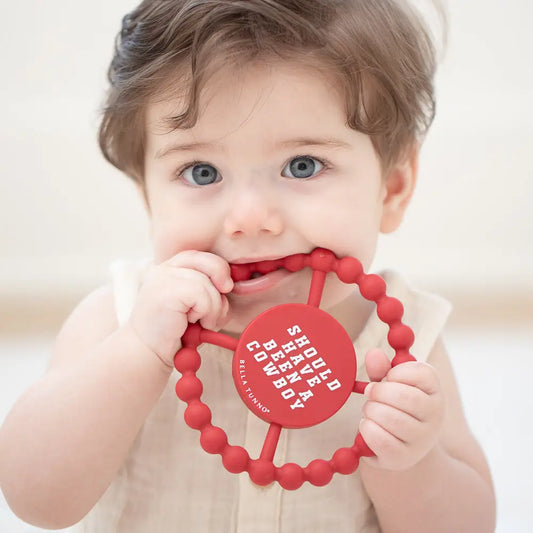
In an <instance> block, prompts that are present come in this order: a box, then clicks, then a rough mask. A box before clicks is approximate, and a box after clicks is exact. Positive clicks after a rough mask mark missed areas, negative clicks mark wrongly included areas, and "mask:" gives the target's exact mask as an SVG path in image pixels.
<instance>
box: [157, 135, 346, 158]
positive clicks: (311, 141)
mask: <svg viewBox="0 0 533 533" xmlns="http://www.w3.org/2000/svg"><path fill="white" fill-rule="evenodd" d="M274 146H275V148H287V147H298V146H315V147H317V146H321V147H324V146H326V147H328V148H347V149H348V148H351V145H350V144H349V143H347V142H345V141H342V140H340V139H330V138H311V137H298V138H296V139H288V140H285V141H281V142H279V143H277V144H276V145H274ZM202 149H204V150H205V149H209V150H213V149H214V150H220V144H218V143H213V142H192V143H172V144H170V145H168V146H165V147H163V148H161V149H160V150H158V151H157V152H156V154H155V158H156V159H160V158H162V157H165V156H166V155H168V154H170V153H172V152H192V151H194V150H202Z"/></svg>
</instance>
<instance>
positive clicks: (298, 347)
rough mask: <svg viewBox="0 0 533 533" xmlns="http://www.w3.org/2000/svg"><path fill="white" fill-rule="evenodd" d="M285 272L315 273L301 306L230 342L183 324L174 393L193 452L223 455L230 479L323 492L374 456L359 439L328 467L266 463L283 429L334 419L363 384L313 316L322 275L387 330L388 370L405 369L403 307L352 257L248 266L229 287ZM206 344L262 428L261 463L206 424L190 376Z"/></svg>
mask: <svg viewBox="0 0 533 533" xmlns="http://www.w3.org/2000/svg"><path fill="white" fill-rule="evenodd" d="M280 267H283V268H285V269H286V270H289V271H290V272H296V271H297V270H301V269H302V268H305V267H310V268H311V269H312V270H313V277H312V281H311V287H310V291H309V299H308V302H307V304H283V305H278V306H275V307H272V308H271V309H268V310H267V311H265V312H264V313H261V314H260V315H259V316H257V317H256V318H255V319H253V320H252V321H251V322H250V324H249V325H248V326H247V327H246V329H245V330H244V331H243V332H242V334H241V336H240V337H239V338H238V339H234V338H232V337H229V336H227V335H224V334H222V333H217V332H214V331H211V330H206V329H204V328H202V327H201V326H200V325H199V324H190V325H189V327H188V328H187V330H186V332H185V334H184V335H183V338H182V342H183V348H182V349H181V350H179V351H178V353H177V354H176V356H175V358H174V364H175V367H176V369H177V370H178V371H179V372H181V374H182V377H181V378H180V379H179V380H178V382H177V384H176V394H177V395H178V397H179V398H180V399H181V400H183V401H184V402H187V409H186V410H185V422H186V423H187V425H189V426H190V427H192V428H193V429H198V430H199V431H200V432H201V436H200V444H201V446H202V448H203V449H204V450H205V451H207V452H208V453H218V454H220V455H221V456H222V463H223V465H224V467H225V468H226V469H227V470H228V471H229V472H232V473H239V472H244V471H247V472H248V474H249V476H250V479H251V480H252V481H253V482H254V483H256V484H258V485H268V484H269V483H271V482H272V481H278V482H279V483H280V485H281V486H282V487H283V488H285V489H287V490H294V489H297V488H299V487H300V486H301V485H302V483H303V482H304V481H309V482H310V483H311V484H313V485H317V486H322V485H326V484H327V483H329V482H330V481H331V478H332V476H333V474H334V473H335V472H338V473H340V474H351V473H352V472H354V471H355V470H356V469H357V467H358V465H359V459H360V458H361V457H362V456H371V455H373V452H372V450H370V448H368V446H367V445H366V443H365V442H364V440H363V438H362V437H361V435H360V434H358V435H357V436H356V438H355V440H354V443H353V444H352V445H351V446H348V447H346V448H340V449H338V450H337V451H336V452H335V453H334V454H333V457H332V458H331V459H330V460H329V461H328V460H324V459H315V460H314V461H311V462H310V463H309V464H308V465H307V466H306V467H305V468H302V467H301V466H299V465H297V464H294V463H287V464H284V465H282V466H280V467H278V466H275V465H274V462H273V460H274V454H275V452H276V446H277V443H278V439H279V435H280V432H281V430H282V428H303V427H309V426H313V425H315V424H319V423H320V422H323V421H324V420H326V419H328V418H329V417H331V416H332V415H334V414H335V413H336V412H337V411H338V410H339V409H340V408H341V407H342V406H343V405H344V403H345V402H346V400H347V399H348V397H349V396H350V394H351V393H352V392H357V393H360V394H362V393H363V392H364V390H365V387H366V385H367V384H368V383H367V382H361V381H356V370H357V360H356V354H355V350H354V347H353V343H352V340H351V339H350V337H349V336H348V334H347V333H346V331H344V329H343V328H342V326H341V325H340V324H339V323H338V322H337V321H336V320H335V319H334V318H333V317H332V316H331V315H329V314H328V313H326V312H325V311H323V310H321V309H320V308H319V305H320V300H321V298H322V292H323V289H324V282H325V279H326V274H327V273H328V272H335V273H336V275H337V276H338V278H339V279H340V280H341V281H342V282H344V283H356V284H357V285H358V286H359V290H360V292H361V295H362V296H363V297H364V298H365V299H367V300H370V301H373V302H375V303H376V305H377V315H378V317H379V318H380V320H382V321H383V322H385V323H386V324H388V326H389V334H388V337H387V338H388V341H389V344H390V346H391V347H392V348H393V349H394V351H395V356H394V358H393V360H392V365H393V366H395V365H397V364H400V363H403V362H406V361H412V360H414V357H413V356H412V355H411V354H410V353H409V348H410V347H411V345H412V344H413V341H414V335H413V332H412V330H411V329H410V328H409V327H408V326H406V325H404V324H403V323H402V322H401V319H402V316H403V305H402V304H401V302H400V301H399V300H397V299H396V298H392V297H390V296H387V294H386V286H385V281H384V280H383V279H382V278H381V277H380V276H378V275H376V274H365V273H364V272H363V268H362V266H361V263H360V262H359V261H358V260H357V259H355V258H353V257H344V258H342V259H337V258H336V257H335V255H334V254H333V252H331V251H329V250H325V249H322V248H317V249H316V250H314V251H313V252H312V253H311V254H308V255H307V254H295V255H292V256H289V257H286V258H284V259H277V260H273V261H262V262H260V263H254V264H253V265H232V266H231V273H232V277H233V279H234V280H235V281H241V280H246V279H249V278H250V276H251V275H252V273H253V272H259V273H261V274H267V273H269V272H273V271H274V270H277V269H278V268H280ZM204 342H207V343H211V344H215V345H218V346H222V347H223V348H227V349H230V350H233V351H234V356H233V379H234V382H235V386H236V388H237V391H238V393H239V395H240V397H241V398H242V400H243V402H244V403H245V404H246V406H247V407H248V408H249V409H250V410H251V411H252V412H253V413H254V414H256V415H257V416H258V417H260V418H261V419H263V420H265V422H267V423H268V424H270V425H269V428H268V431H267V435H266V437H265V442H264V444H263V449H262V451H261V454H260V456H259V458H257V459H251V458H250V456H249V454H248V452H247V451H246V450H245V449H244V448H242V447H240V446H232V445H230V444H228V440H227V436H226V433H225V432H224V431H223V430H222V429H221V428H219V427H216V426H213V425H212V424H211V411H210V409H209V407H208V406H207V405H206V404H204V403H202V401H201V399H200V398H201V394H202V390H203V386H202V382H201V381H200V380H199V379H198V378H197V377H196V371H197V370H198V368H199V367H200V364H201V359H200V355H199V354H198V351H197V348H198V346H199V345H200V344H202V343H204Z"/></svg>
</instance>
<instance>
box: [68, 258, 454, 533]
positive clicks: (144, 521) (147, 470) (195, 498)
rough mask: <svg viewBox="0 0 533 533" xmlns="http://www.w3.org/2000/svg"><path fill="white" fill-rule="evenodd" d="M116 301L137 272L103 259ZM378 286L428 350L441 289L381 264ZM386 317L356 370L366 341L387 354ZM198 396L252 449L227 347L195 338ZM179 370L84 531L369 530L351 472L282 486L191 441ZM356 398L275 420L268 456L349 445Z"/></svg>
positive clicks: (445, 307)
mask: <svg viewBox="0 0 533 533" xmlns="http://www.w3.org/2000/svg"><path fill="white" fill-rule="evenodd" d="M112 273H113V283H114V292H115V303H116V311H117V316H118V319H119V323H124V322H125V321H126V320H127V318H128V315H129V313H130V311H131V309H132V306H133V302H134V300H135V296H136V293H137V289H138V285H139V283H140V278H141V274H142V268H141V267H140V266H139V265H138V264H133V263H126V262H123V263H117V264H115V265H114V266H113V268H112ZM382 276H383V277H384V278H385V280H386V282H387V294H388V295H390V296H395V297H397V298H399V299H400V300H401V301H402V303H403V304H404V307H405V314H404V318H403V321H404V323H405V324H407V325H409V326H410V327H411V328H412V329H413V331H414V333H415V338H416V340H415V343H414V345H413V348H412V353H413V354H414V355H415V356H416V357H417V359H418V360H420V361H424V360H426V359H427V357H428V355H429V353H430V351H431V348H432V347H433V345H434V343H435V340H436V339H437V337H438V336H439V334H440V332H441V330H442V328H443V325H444V323H445V321H446V318H447V316H448V314H449V312H450V305H449V303H448V302H446V301H445V300H443V299H441V298H440V297H437V296H434V295H431V294H428V293H423V292H419V291H416V290H413V289H412V288H410V287H409V286H408V285H407V284H406V282H405V281H404V279H403V278H402V277H401V276H400V275H398V274H397V273H394V272H390V271H387V272H384V273H382ZM387 332H388V326H387V325H386V324H384V323H383V322H381V321H380V320H379V318H378V317H377V315H376V313H375V311H374V313H373V314H372V315H371V316H370V318H369V319H368V321H367V324H366V326H365V327H364V329H363V331H362V333H361V335H360V336H359V337H358V339H357V340H356V341H355V342H354V346H355V350H356V353H357V357H358V360H357V362H358V370H357V378H358V379H360V380H366V379H368V377H367V375H366V371H365V368H364V364H363V360H364V354H365V353H366V352H367V351H368V350H369V349H370V348H373V347H378V348H382V349H384V350H385V351H386V352H388V353H389V354H391V349H390V347H389V346H388V344H387V340H386V337H387ZM200 354H201V356H202V366H201V368H200V370H199V371H198V376H199V377H200V379H201V380H202V381H203V384H204V393H203V394H202V400H203V401H205V402H206V403H207V405H209V407H210V408H211V411H212V413H213V424H215V425H218V426H220V427H222V428H223V429H224V430H225V431H226V433H227V434H228V440H229V442H230V444H233V445H241V446H244V447H245V448H246V449H247V450H248V452H249V453H250V456H251V457H252V458H256V457H258V456H259V453H260V450H261V446H262V443H263V441H264V438H265V435H266V430H267V427H268V426H267V424H266V423H265V422H263V421H262V420H260V419H258V418H257V417H256V416H255V415H253V414H251V412H249V411H248V410H247V408H246V407H245V406H244V404H243V403H242V401H241V399H240V397H239V396H238V394H237V392H236V390H235V387H234V385H233V379H232V375H231V355H232V354H231V352H229V351H227V350H224V349H222V348H219V347H216V346H212V345H203V346H202V347H201V348H200ZM178 378H179V373H178V372H177V371H174V372H173V373H172V375H171V377H170V379H169V382H168V385H167V387H166V388H165V390H164V392H163V393H162V395H161V398H160V400H159V402H158V403H157V405H156V406H155V407H154V409H153V411H152V412H151V413H150V415H149V416H148V418H147V419H146V422H145V424H144V425H143V427H142V429H141V431H140V432H139V435H138V436H137V438H136V440H135V442H134V444H133V447H132V449H131V451H130V453H129V455H128V456H127V458H126V460H125V462H124V465H123V466H122V468H121V470H120V471H119V473H118V475H117V477H116V479H115V480H114V481H113V482H112V484H111V485H110V487H109V488H108V490H107V491H106V493H105V494H104V495H103V497H102V498H101V499H100V501H99V502H98V503H97V504H96V505H95V507H94V508H93V510H92V511H91V512H89V514H88V515H87V516H86V517H85V518H84V519H83V520H82V521H81V522H80V523H79V524H78V525H77V526H76V529H75V531H77V532H83V533H173V532H186V533H203V532H206V533H207V532H217V533H218V532H220V533H225V532H236V533H237V532H238V533H318V532H320V533H323V532H327V533H332V532H335V533H347V532H351V533H353V532H360V533H376V532H379V530H380V529H379V525H378V522H377V518H376V514H375V512H374V508H373V505H372V502H371V501H370V500H369V498H368V495H367V494H366V492H365V489H364V486H363V484H362V482H361V478H360V476H359V473H358V472H357V471H356V472H355V473H354V474H352V475H348V476H345V475H340V474H335V475H334V476H333V479H332V481H331V482H330V483H329V485H326V486H325V487H314V486H312V485H310V484H309V483H304V485H303V486H302V487H301V488H300V489H298V490H296V491H286V490H283V489H281V488H280V487H279V485H278V484H277V483H275V484H272V485H271V486H269V487H264V488H263V487H259V486H256V485H254V484H253V483H252V482H251V481H250V479H249V477H248V474H247V473H243V474H239V475H235V474H230V473H228V472H227V471H226V470H225V469H224V468H223V466H222V461H221V457H220V456H219V455H209V454H207V453H206V452H204V451H203V450H202V448H201V447H200V443H199V436H200V433H199V432H198V431H196V430H193V429H191V428H189V427H188V426H187V425H186V424H185V422H184V420H183V411H184V408H185V407H186V404H184V403H183V402H182V401H181V400H178V398H177V397H176V394H175V391H174V387H175V384H176V381H177V379H178ZM363 401H364V398H363V397H362V396H361V395H358V394H352V395H351V397H350V398H349V400H348V402H347V403H346V404H345V405H344V406H343V407H342V408H341V409H340V411H338V412H337V413H336V414H335V415H334V416H333V417H332V418H330V419H329V420H327V421H326V422H324V423H322V424H319V425H317V426H314V427H311V428H306V429H299V430H283V431H282V432H281V437H280V441H279V445H278V448H277V451H276V458H275V463H276V464H278V465H280V464H283V463H286V462H296V463H298V464H300V465H302V466H305V465H307V464H308V463H309V461H311V460H313V459H315V458H322V459H326V460H328V459H330V458H331V456H332V454H333V453H334V451H335V450H336V449H337V448H340V447H344V446H351V445H352V444H353V439H354V437H355V435H356V433H357V427H358V424H359V420H360V416H361V415H360V413H361V406H362V403H363Z"/></svg>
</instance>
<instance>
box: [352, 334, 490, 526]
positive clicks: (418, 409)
mask: <svg viewBox="0 0 533 533" xmlns="http://www.w3.org/2000/svg"><path fill="white" fill-rule="evenodd" d="M428 363H430V364H429V365H426V364H424V363H406V364H405V365H399V366H397V367H395V368H393V369H391V370H389V371H388V373H387V377H386V380H385V381H384V382H381V383H376V384H374V385H373V386H372V388H371V389H370V391H369V393H368V394H367V397H368V400H369V401H368V402H367V404H366V405H365V408H364V410H363V412H364V415H365V419H364V420H363V421H362V424H361V433H362V435H363V437H364V438H365V440H366V442H367V443H368V445H369V446H370V447H371V448H372V449H373V450H374V451H375V452H376V455H377V457H375V458H369V459H363V460H362V461H361V465H360V472H361V476H362V479H363V483H364V484H365V487H366V489H367V491H368V494H369V496H370V498H371V500H372V501H373V503H374V506H375V509H376V512H377V514H378V518H379V522H380V525H381V527H382V530H383V532H384V533H388V532H394V533H402V532H409V533H417V532H424V533H425V532H427V531H429V530H431V532H432V533H438V532H443V533H444V532H446V533H448V532H449V531H454V532H465V533H471V532H473V531H475V532H476V533H489V532H493V531H494V522H495V516H494V515H495V500H494V491H493V486H492V480H491V475H490V472H489V468H488V465H487V462H486V460H485V457H484V455H483V452H482V450H481V448H480V447H479V445H478V444H477V442H476V440H475V438H474V437H473V435H472V434H471V432H470V430H469V428H468V425H467V423H466V420H465V418H464V415H463V411H462V406H461V402H460V398H459V393H458V390H457V385H456V382H455V378H454V376H453V371H452V368H451V365H450V362H449V359H448V355H447V353H446V350H445V348H444V345H443V343H442V341H441V340H439V341H437V343H436V346H435V347H434V349H433V351H432V353H431V355H430V357H429V359H428ZM367 367H368V365H367ZM369 371H370V369H369Z"/></svg>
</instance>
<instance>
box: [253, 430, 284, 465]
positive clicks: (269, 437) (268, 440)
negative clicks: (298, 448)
mask: <svg viewBox="0 0 533 533" xmlns="http://www.w3.org/2000/svg"><path fill="white" fill-rule="evenodd" d="M281 429H282V427H281V426H280V425H279V424H275V423H272V424H270V426H269V428H268V432H267V434H266V437H265V442H264V443H263V448H262V450H261V454H260V456H259V458H260V459H264V460H266V461H273V460H274V455H275V454H276V448H277V447H278V442H279V436H280V434H281Z"/></svg>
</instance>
